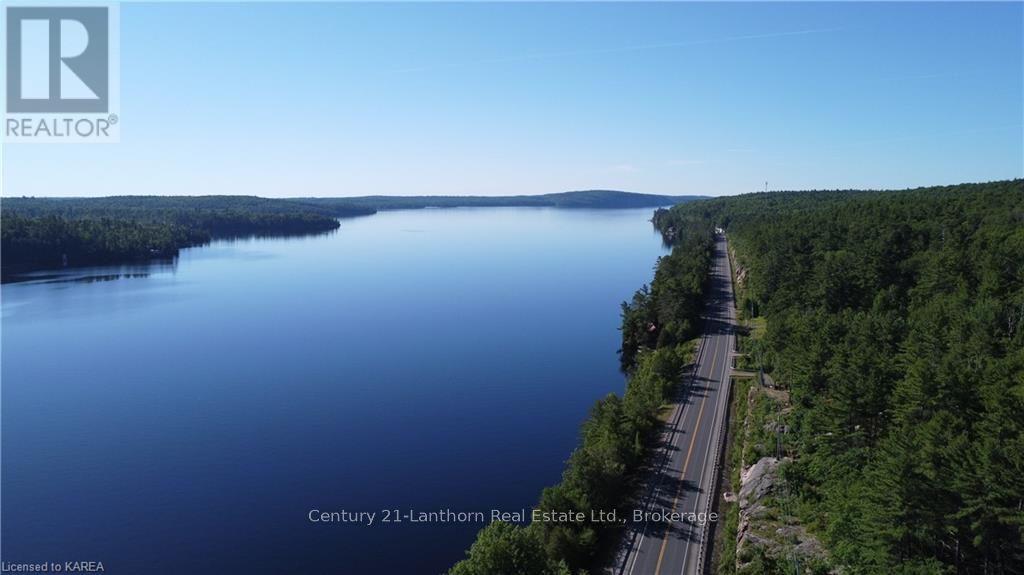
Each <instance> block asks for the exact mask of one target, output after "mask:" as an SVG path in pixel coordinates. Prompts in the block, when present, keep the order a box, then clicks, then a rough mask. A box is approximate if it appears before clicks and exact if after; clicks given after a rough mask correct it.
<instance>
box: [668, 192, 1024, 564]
mask: <svg viewBox="0 0 1024 575" xmlns="http://www.w3.org/2000/svg"><path fill="white" fill-rule="evenodd" d="M694 219H704V220H705V221H707V222H709V223H714V224H716V225H720V226H723V227H725V228H726V229H727V231H728V232H729V235H730V241H731V244H732V246H733V247H734V248H735V249H736V251H737V254H738V257H739V258H740V260H741V263H742V264H743V265H744V266H745V267H746V268H747V269H748V272H749V273H748V275H747V282H746V283H747V285H746V286H745V289H744V293H745V297H746V298H750V302H752V303H753V304H754V309H755V312H756V313H757V314H758V315H764V316H766V317H767V319H768V322H767V331H766V332H765V335H764V338H763V340H761V341H759V342H758V351H759V353H760V356H759V357H761V358H763V360H764V361H765V362H766V363H767V365H766V367H767V369H768V370H770V371H771V372H772V374H773V376H774V378H775V380H776V381H777V382H778V383H780V384H782V385H785V386H787V387H788V388H789V389H790V391H791V397H792V400H793V404H794V412H793V414H792V419H793V423H794V428H795V429H794V432H795V442H796V449H797V453H798V458H797V460H796V462H795V463H794V464H793V465H792V466H789V468H788V469H787V472H786V476H787V482H788V483H789V484H790V485H791V486H792V487H793V488H794V489H795V490H796V492H797V493H798V495H799V497H800V498H801V502H800V509H801V510H802V511H801V512H802V513H803V514H805V515H806V516H805V517H804V519H805V522H806V523H807V524H809V525H812V526H817V527H818V528H819V530H820V531H822V533H823V534H824V536H825V539H826V542H827V543H828V544H829V547H830V549H831V551H832V554H833V556H834V558H835V559H836V560H837V562H838V563H840V564H844V565H846V566H847V567H846V572H849V573H882V572H885V573H953V572H957V573H1018V572H1022V571H1024V531H1022V530H1024V507H1022V505H1024V503H1022V502H1024V326H1022V324H1024V181H1021V180H1014V181H1004V182H992V183H988V184H971V185H960V186H947V187H938V188H923V189H915V190H907V191H899V192H852V191H836V192H806V193H796V192H782V193H768V194H751V195H746V196H737V197H731V198H720V199H715V200H708V201H703V202H695V203H691V204H684V205H680V206H677V207H675V208H673V209H672V210H665V211H662V212H659V215H658V216H657V217H656V223H657V224H658V225H659V228H660V229H661V230H662V232H663V233H664V234H665V235H666V237H667V238H669V239H673V238H674V237H675V236H676V235H677V234H678V230H680V229H683V227H684V225H685V224H686V222H689V221H692V220H694ZM747 309H749V307H748V308H747ZM763 567H764V568H765V569H769V568H770V567H771V566H768V565H764V566H763Z"/></svg>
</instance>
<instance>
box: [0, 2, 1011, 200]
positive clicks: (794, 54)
mask: <svg viewBox="0 0 1024 575" xmlns="http://www.w3.org/2000/svg"><path fill="white" fill-rule="evenodd" d="M1022 7H1024V4H1021V3H1019V2H1018V3H998V4H979V3H971V4H952V3H941V4H930V3H909V4H898V3H877V4H856V3H841V4H833V3H759V4H737V3H728V4H706V3H655V4H628V3H596V4H580V3H562V4H547V3H544V4H541V3H516V4H438V3H420V4H326V3H320V4H316V3H314V4H290V5H286V4H253V3H248V4H247V3H233V4H221V5H210V4H205V5H204V4H180V3H125V4H122V5H121V142H120V143H119V144H109V145H66V144H65V145H25V144H20V145H6V146H5V148H4V180H3V183H4V190H3V194H4V195H8V196H13V195H38V196H42V195H53V196H57V195H61V196H69V195H70V196H91V195H113V194H255V195H262V196H349V195H366V194H393V195H415V194H481V195H499V194H501V195H504V194H536V193H546V192H558V191H566V190H577V189H591V188H603V189H622V190H628V191H636V192H647V193H665V194H706V195H722V194H734V193H741V192H748V191H756V190H758V189H763V188H764V185H765V181H767V182H768V186H769V188H771V189H806V188H899V187H909V186H918V185H930V184H947V183H958V182H966V181H985V180H993V179H1004V178H1019V177H1022V176H1024V87H1022V83H1024V62H1022V53H1024V37H1022V27H1024V9H1022Z"/></svg>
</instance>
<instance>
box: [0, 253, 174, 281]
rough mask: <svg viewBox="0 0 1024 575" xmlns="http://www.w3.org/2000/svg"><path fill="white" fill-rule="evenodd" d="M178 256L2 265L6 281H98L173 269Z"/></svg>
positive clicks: (135, 276) (165, 271) (146, 275)
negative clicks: (38, 265)
mask: <svg viewBox="0 0 1024 575" xmlns="http://www.w3.org/2000/svg"><path fill="white" fill-rule="evenodd" d="M177 266H178V260H177V258H169V259H158V260H150V261H147V262H139V263H133V264H122V265H105V266H95V265H93V266H81V267H70V266H69V267H66V268H60V269H52V268H50V269H33V268H28V267H15V266H9V267H4V268H2V273H0V277H2V283H5V284H13V283H19V284H55V283H95V282H107V281H114V280H119V279H133V278H147V277H149V276H150V275H152V274H154V273H168V272H169V273H174V271H175V269H177Z"/></svg>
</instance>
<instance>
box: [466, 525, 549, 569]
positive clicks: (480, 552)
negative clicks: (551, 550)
mask: <svg viewBox="0 0 1024 575" xmlns="http://www.w3.org/2000/svg"><path fill="white" fill-rule="evenodd" d="M449 573H451V575H569V570H568V569H567V568H566V567H565V565H564V564H559V563H553V562H551V561H550V560H549V559H548V557H547V555H546V554H545V553H544V551H543V548H542V546H541V541H540V538H539V536H538V532H537V530H536V529H534V528H532V527H520V526H518V525H511V524H509V523H502V522H500V521H499V522H494V523H491V524H490V525H488V526H487V527H484V528H483V529H482V530H480V533H479V534H478V535H477V538H476V542H474V543H473V546H472V547H470V548H469V551H467V552H466V559H463V560H462V561H459V562H458V563H456V564H455V566H454V567H452V569H451V571H449Z"/></svg>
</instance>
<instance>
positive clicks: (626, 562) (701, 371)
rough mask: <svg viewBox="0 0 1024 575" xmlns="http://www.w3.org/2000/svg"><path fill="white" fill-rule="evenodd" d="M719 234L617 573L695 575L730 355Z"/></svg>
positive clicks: (730, 319)
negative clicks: (687, 357) (681, 374)
mask: <svg viewBox="0 0 1024 575" xmlns="http://www.w3.org/2000/svg"><path fill="white" fill-rule="evenodd" d="M726 250H727V244H726V239H725V236H724V235H718V236H717V238H716V241H715V254H714V263H713V264H712V277H711V284H710V290H709V294H708V301H707V302H706V307H705V312H704V313H705V322H704V333H703V334H702V337H701V343H700V347H699V351H698V356H697V360H696V363H695V364H694V366H693V368H692V370H691V372H690V373H689V374H687V375H686V376H685V378H684V381H683V384H682V385H680V386H679V390H678V392H677V397H676V398H675V401H674V404H673V410H672V413H671V415H670V417H669V420H668V424H667V425H666V426H665V429H664V430H663V432H662V435H661V437H660V441H661V444H660V446H659V447H658V451H657V452H656V455H655V464H654V468H653V470H652V472H651V474H650V477H648V479H647V482H646V485H645V487H644V493H645V496H644V497H643V498H642V499H641V501H640V505H642V510H643V511H644V512H645V514H644V517H645V520H643V521H640V522H634V523H632V527H631V531H630V532H629V533H627V535H626V540H627V543H626V544H627V545H628V550H627V551H626V552H625V553H624V554H622V555H621V559H620V561H619V564H618V565H616V566H615V569H614V572H615V573H619V574H620V575H651V574H654V575H662V574H671V575H680V574H696V573H701V572H702V570H703V569H704V568H705V567H704V563H706V561H707V558H706V557H705V555H706V554H707V551H708V541H707V539H708V535H709V529H708V527H709V525H708V524H707V522H706V521H701V517H700V514H705V515H706V513H707V512H709V511H710V510H711V503H712V501H711V498H713V497H714V493H713V489H714V486H713V484H714V482H715V475H716V471H715V468H716V464H717V463H718V460H719V458H720V449H721V444H722V434H723V433H724V425H723V422H724V421H725V417H726V413H727V410H728V385H729V370H730V366H731V365H732V352H733V350H734V345H735V341H734V334H733V325H734V323H735V319H736V310H735V308H734V307H733V297H732V273H731V271H730V267H729V258H728V256H727V251H726Z"/></svg>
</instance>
